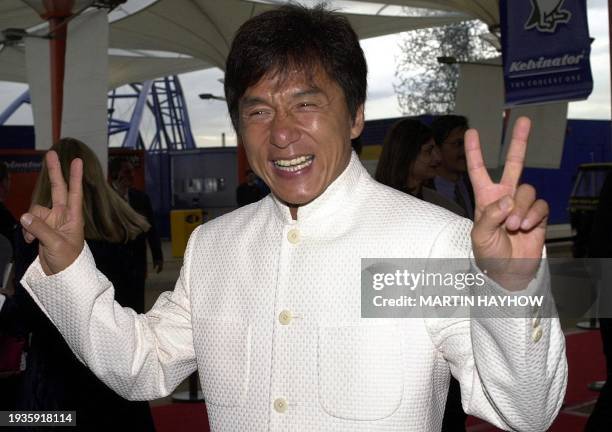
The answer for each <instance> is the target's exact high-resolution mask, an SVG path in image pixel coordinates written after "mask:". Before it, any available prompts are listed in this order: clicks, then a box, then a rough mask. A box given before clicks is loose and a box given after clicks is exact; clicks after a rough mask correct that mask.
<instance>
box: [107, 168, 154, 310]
mask: <svg viewBox="0 0 612 432" xmlns="http://www.w3.org/2000/svg"><path fill="white" fill-rule="evenodd" d="M109 175H110V178H111V184H112V186H113V189H115V191H116V192H117V193H118V194H119V195H120V196H121V197H123V199H124V200H125V201H127V202H128V203H129V204H130V206H131V207H132V208H133V209H134V210H136V212H138V213H139V214H141V215H142V216H144V217H145V218H146V219H147V222H148V223H149V225H150V227H151V229H150V230H149V231H148V232H147V233H146V234H143V235H142V237H141V238H139V239H137V241H136V242H135V244H134V247H135V252H136V254H137V256H138V257H139V259H138V265H137V269H138V271H139V272H140V273H141V274H142V278H139V280H142V285H141V286H138V287H137V289H135V290H134V291H133V293H134V295H136V296H137V297H136V298H134V301H133V302H132V303H136V304H137V305H138V306H137V307H136V309H135V310H136V312H138V313H142V312H144V290H145V286H144V283H145V279H146V277H147V245H146V243H147V242H148V243H149V247H150V249H151V256H152V257H153V268H154V269H155V272H156V273H159V272H161V271H162V269H163V266H164V255H163V253H162V247H161V239H160V238H159V233H158V231H157V229H156V227H155V220H154V217H153V207H152V206H151V199H150V198H149V196H148V195H147V194H146V193H145V192H142V191H139V190H138V189H134V187H133V185H134V165H132V163H131V162H130V161H129V160H128V159H126V158H114V159H112V160H111V162H110V164H109Z"/></svg>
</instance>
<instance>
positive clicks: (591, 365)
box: [153, 331, 605, 432]
mask: <svg viewBox="0 0 612 432" xmlns="http://www.w3.org/2000/svg"><path fill="white" fill-rule="evenodd" d="M566 341H567V345H566V346H567V360H568V363H569V378H568V384H567V392H566V395H565V407H564V408H563V410H562V411H561V413H560V414H559V416H558V417H557V419H556V420H555V422H554V423H553V426H552V427H551V428H550V430H549V432H582V431H583V430H584V425H585V424H586V420H587V417H586V415H585V414H581V413H577V412H576V408H577V407H578V406H581V405H584V404H585V403H588V402H591V401H594V400H595V399H597V393H595V392H592V391H590V390H588V389H587V384H588V383H590V382H592V381H597V380H602V379H604V378H605V363H604V357H603V353H602V349H601V339H600V336H599V332H597V331H575V332H572V333H568V334H566ZM153 418H154V420H155V426H156V428H157V432H195V431H198V432H208V430H209V428H208V417H207V415H206V408H205V406H204V404H203V403H196V404H190V403H174V404H171V405H163V406H156V407H153ZM468 425H469V426H468V428H467V429H468V431H469V432H494V431H499V429H497V428H495V427H493V426H491V425H489V424H488V423H485V422H483V421H481V420H479V419H476V418H473V417H472V418H470V419H469V420H468Z"/></svg>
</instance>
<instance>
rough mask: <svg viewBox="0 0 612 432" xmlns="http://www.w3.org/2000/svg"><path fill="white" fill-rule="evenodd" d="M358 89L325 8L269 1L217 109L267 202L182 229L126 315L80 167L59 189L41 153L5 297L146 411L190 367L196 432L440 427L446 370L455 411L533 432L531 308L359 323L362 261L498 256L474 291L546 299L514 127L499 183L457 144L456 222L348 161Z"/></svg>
mask: <svg viewBox="0 0 612 432" xmlns="http://www.w3.org/2000/svg"><path fill="white" fill-rule="evenodd" d="M366 76H367V67H366V63H365V58H364V56H363V52H362V50H361V48H360V45H359V41H358V39H357V36H356V34H355V32H354V31H353V29H352V28H351V26H350V24H349V23H348V21H347V20H346V19H343V18H341V17H339V16H337V15H335V14H334V13H331V12H329V11H327V10H326V9H325V7H324V6H318V7H315V8H313V9H308V8H304V7H302V6H297V5H285V6H283V7H280V8H274V9H272V10H270V11H268V12H264V13H262V14H260V15H258V16H256V17H254V18H251V19H249V20H248V21H247V22H245V23H244V24H243V25H242V27H241V28H240V30H239V31H238V32H237V34H236V36H235V38H234V41H233V42H232V46H231V49H230V54H229V56H228V59H227V66H226V75H225V94H226V99H227V101H228V108H229V112H230V116H231V119H232V122H233V125H234V127H235V129H236V131H237V133H238V134H239V135H240V138H241V140H242V142H243V144H244V147H245V150H246V153H247V157H248V160H249V164H250V166H251V167H252V169H253V171H254V172H255V173H257V175H258V176H260V177H261V178H262V179H263V180H264V181H265V183H266V184H267V185H268V186H269V187H270V190H271V192H272V193H271V194H270V195H268V196H267V197H265V198H263V199H262V200H260V201H258V202H256V203H253V204H250V205H247V206H244V207H242V208H240V209H238V210H236V211H234V212H232V213H229V214H228V215H224V216H222V217H219V218H216V219H214V220H212V221H210V222H208V223H207V224H205V225H203V226H201V227H199V228H198V229H197V230H196V231H194V233H193V234H192V236H191V239H190V241H189V244H188V246H187V250H186V253H185V259H184V264H183V269H182V270H181V275H180V277H179V279H178V280H177V283H176V286H175V289H174V291H173V292H168V293H164V294H162V295H161V296H160V298H159V299H158V301H157V302H156V304H155V306H154V307H153V308H152V309H151V310H150V311H149V312H148V313H147V314H144V315H136V314H134V313H133V311H130V310H126V309H123V308H120V307H118V305H117V304H116V303H115V302H114V301H113V289H112V285H111V284H110V283H108V282H107V281H105V280H104V278H103V277H100V276H99V273H98V272H97V270H96V268H95V263H94V262H93V260H92V258H91V254H90V252H89V250H88V248H87V246H86V245H84V243H83V234H82V229H81V226H82V225H81V219H82V215H81V210H80V209H81V199H82V185H81V173H82V166H81V164H80V162H79V161H78V160H76V161H75V162H73V164H72V166H71V176H70V182H69V183H70V185H69V186H67V185H66V184H65V183H62V181H61V176H60V175H58V173H59V170H60V166H59V162H58V160H57V157H56V155H55V154H54V153H53V152H49V153H48V155H47V161H48V166H49V175H50V176H51V177H52V178H53V179H54V184H56V185H57V187H56V188H55V190H54V200H53V202H54V205H53V206H52V207H51V208H37V209H35V211H34V213H33V214H30V213H28V214H25V215H23V217H22V218H21V222H22V225H23V227H24V229H25V231H26V236H27V237H28V239H34V238H38V239H39V240H40V244H41V248H40V253H39V258H38V260H37V261H36V262H35V263H34V264H33V265H32V266H31V267H30V268H29V269H28V272H27V273H26V275H25V276H24V278H23V283H24V284H25V285H26V286H27V289H28V292H29V293H30V294H31V295H32V296H33V297H34V298H35V299H36V301H37V302H38V303H39V304H40V305H41V307H43V308H44V309H45V311H46V312H47V313H48V315H49V316H50V317H51V319H52V320H53V321H54V323H55V324H56V325H57V327H58V329H59V330H60V331H61V332H62V334H63V335H64V337H65V338H66V340H67V341H68V342H69V343H70V344H71V347H72V348H73V349H74V351H75V353H77V355H78V356H80V358H82V359H83V361H84V362H85V363H86V364H87V365H88V366H89V367H90V368H91V369H92V370H93V371H94V372H95V373H96V374H97V375H98V376H99V377H101V379H103V380H104V381H105V382H106V383H107V384H108V385H109V386H110V387H112V388H113V389H115V391H117V392H119V393H120V394H121V395H123V396H124V397H127V398H131V399H150V398H157V397H161V396H163V395H166V394H168V393H170V392H171V391H172V390H173V389H174V388H175V387H176V386H177V385H178V384H179V383H180V382H181V381H183V380H184V379H185V378H186V377H187V376H189V375H190V374H191V373H192V372H193V371H195V370H196V369H197V370H198V373H199V376H200V382H201V384H202V390H203V392H204V398H205V400H206V402H207V409H208V415H209V419H210V423H211V429H212V430H213V431H285V430H296V431H351V432H354V431H364V432H365V431H368V432H370V431H400V430H401V431H419V432H422V431H426V432H428V431H439V430H440V428H441V425H442V413H443V410H444V403H445V399H446V394H447V391H448V382H449V377H450V374H451V373H452V374H453V375H454V376H456V377H457V379H458V380H459V381H460V382H461V388H462V401H463V404H464V407H465V409H466V411H467V412H468V413H472V414H474V415H477V416H479V417H482V418H484V419H486V420H488V421H490V422H492V423H493V424H495V425H497V426H498V427H501V428H504V429H506V430H509V429H512V430H529V431H544V430H546V429H547V428H548V426H549V425H550V423H551V422H552V420H553V419H554V417H555V415H556V413H557V412H558V410H559V408H560V407H561V403H562V399H563V394H564V390H565V386H566V382H567V364H566V360H565V350H564V342H563V334H562V332H561V329H560V324H559V321H558V319H556V318H551V314H550V313H551V311H550V309H549V308H552V306H551V305H550V304H549V305H548V306H546V307H545V308H544V309H540V308H531V307H527V308H520V312H521V314H522V315H523V317H521V318H516V317H514V318H512V317H511V315H508V313H507V311H506V310H505V309H501V310H498V311H497V312H496V313H495V314H494V315H493V316H492V317H490V318H478V317H474V318H470V317H469V316H464V317H456V318H444V319H437V318H415V319H401V318H388V319H375V320H370V319H364V318H362V312H361V297H360V281H361V259H362V258H367V257H381V258H392V257H393V258H395V257H398V256H404V257H430V258H442V257H455V258H464V259H466V260H469V262H470V268H471V269H472V271H477V269H478V268H479V266H484V265H485V263H489V264H490V261H488V260H490V259H492V258H493V259H499V261H496V262H497V265H495V266H493V267H487V268H488V269H489V270H490V271H489V272H488V276H487V278H486V281H485V284H484V285H483V287H482V288H481V290H482V291H481V294H483V295H484V294H489V295H503V294H504V293H506V294H507V293H510V294H512V293H525V294H529V293H531V292H534V291H533V290H537V289H538V288H540V287H542V286H545V285H546V284H547V280H548V278H547V266H546V265H545V264H544V263H543V262H542V260H541V257H542V253H543V244H544V233H545V227H546V217H547V214H548V207H547V206H546V203H545V202H543V201H541V200H536V197H535V191H534V190H533V188H529V187H528V186H524V185H521V186H518V178H519V176H520V172H521V168H522V164H521V163H520V161H521V159H522V157H523V156H524V154H525V149H526V141H527V137H528V133H529V127H530V123H529V120H528V119H526V118H521V119H520V120H519V121H518V122H517V124H516V126H515V128H514V134H513V140H512V145H511V147H510V151H509V153H510V162H509V163H508V164H507V165H506V171H505V173H504V177H503V179H502V182H501V183H499V184H495V183H493V182H492V181H491V179H490V178H489V176H488V174H487V173H486V170H485V169H484V166H483V164H482V154H481V152H480V143H479V139H478V135H477V133H476V131H473V130H471V131H468V133H467V134H466V149H467V155H468V162H469V163H470V166H471V170H470V175H471V176H472V180H473V183H474V185H475V187H476V203H477V207H476V209H477V211H476V217H475V219H476V221H475V223H474V225H473V226H472V224H471V222H470V221H469V220H467V219H464V218H460V217H458V216H456V215H454V214H452V213H450V212H448V211H446V210H444V209H442V208H439V207H437V206H434V205H432V204H429V203H426V202H424V201H422V200H418V199H416V198H414V197H411V196H409V195H407V194H404V193H401V192H398V191H396V190H394V189H391V188H388V187H386V186H383V185H381V184H380V183H377V182H376V181H374V180H373V179H372V178H371V177H370V176H369V174H368V173H367V171H366V170H365V168H364V167H363V166H362V165H361V163H360V162H359V159H358V158H357V156H356V155H355V153H353V152H352V151H351V145H350V142H351V139H353V138H355V137H357V136H359V134H360V133H361V131H362V129H363V125H364V103H365V96H366V82H367V80H366ZM525 258H527V260H525ZM515 259H519V261H515ZM517 262H520V263H522V264H523V265H520V266H518V267H516V266H515V264H516V263H517ZM507 265H512V267H511V268H509V267H507ZM487 266H488V264H487ZM58 291H59V292H61V296H60V297H58V294H57V293H58Z"/></svg>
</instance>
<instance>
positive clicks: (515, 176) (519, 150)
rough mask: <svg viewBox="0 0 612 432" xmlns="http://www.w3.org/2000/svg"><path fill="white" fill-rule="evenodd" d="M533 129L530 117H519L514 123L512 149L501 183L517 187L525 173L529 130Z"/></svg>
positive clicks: (509, 150) (507, 157) (508, 155)
mask: <svg viewBox="0 0 612 432" xmlns="http://www.w3.org/2000/svg"><path fill="white" fill-rule="evenodd" d="M530 129H531V120H529V118H528V117H519V118H518V119H517V120H516V122H515V123H514V128H513V129H512V139H511V140H510V148H508V154H507V155H506V164H505V166H504V173H503V174H502V178H501V181H500V183H501V184H504V185H507V186H510V187H513V188H514V187H516V186H517V185H518V183H519V180H520V178H521V174H522V172H523V166H524V165H525V153H526V152H527V140H528V139H529V130H530Z"/></svg>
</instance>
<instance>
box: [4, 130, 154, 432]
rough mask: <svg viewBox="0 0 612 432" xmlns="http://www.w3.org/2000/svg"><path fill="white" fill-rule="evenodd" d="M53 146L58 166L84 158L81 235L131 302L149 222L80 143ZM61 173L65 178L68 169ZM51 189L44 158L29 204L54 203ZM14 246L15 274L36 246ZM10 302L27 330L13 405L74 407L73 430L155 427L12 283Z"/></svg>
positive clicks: (119, 294)
mask: <svg viewBox="0 0 612 432" xmlns="http://www.w3.org/2000/svg"><path fill="white" fill-rule="evenodd" d="M51 149H52V150H55V151H56V152H57V154H58V157H59V159H60V160H61V161H62V167H68V166H69V165H70V162H71V161H72V160H73V159H75V158H79V159H81V160H83V161H84V162H85V169H84V173H83V180H82V183H83V205H82V208H83V216H84V226H85V239H86V241H87V244H88V246H89V248H90V249H91V251H92V253H93V256H94V259H95V262H96V265H97V266H98V268H99V269H100V270H101V272H102V273H103V274H104V276H105V277H107V278H108V280H109V281H110V282H112V283H113V286H114V287H115V296H116V299H117V301H118V302H119V304H121V306H125V307H133V305H131V304H129V302H126V301H125V299H129V298H130V297H131V296H130V295H129V294H127V293H129V291H131V290H132V289H133V285H134V284H135V283H137V281H135V280H134V278H135V277H139V275H138V274H135V273H134V271H133V267H134V266H135V260H136V256H135V255H134V250H133V247H132V244H133V242H134V241H135V240H136V239H137V238H138V237H139V236H140V235H141V234H143V233H145V232H146V231H147V230H148V229H149V224H148V223H147V221H146V219H145V218H144V217H142V216H141V215H139V214H138V213H136V212H135V211H134V210H132V208H131V207H130V206H129V205H128V204H127V203H126V202H125V201H124V200H123V199H121V197H119V196H118V195H117V194H116V193H115V191H113V190H112V188H111V187H110V186H109V184H108V183H107V182H106V179H105V178H104V174H103V172H102V167H101V166H100V163H99V161H98V159H97V158H96V156H95V154H94V153H93V152H92V151H91V150H90V149H89V148H88V147H87V146H86V145H85V144H83V143H82V142H80V141H78V140H75V139H71V138H63V139H61V140H60V141H59V142H57V143H56V144H55V145H54V146H53V147H51ZM61 175H62V176H63V177H64V178H65V179H66V180H68V176H69V173H68V171H67V170H66V169H63V170H62V172H61ZM52 187H53V186H52V185H51V182H50V181H49V175H48V174H47V166H46V163H45V162H43V167H42V171H41V174H40V175H39V176H38V181H37V184H36V188H35V191H34V194H33V199H32V206H33V207H32V208H35V207H37V206H48V205H51V190H52ZM16 244H17V249H16V253H15V257H16V263H15V275H16V280H19V279H20V278H21V277H22V275H23V274H24V272H25V270H26V269H27V267H28V266H29V265H30V263H31V262H32V261H34V259H35V258H36V255H37V254H38V244H37V243H36V242H34V243H32V244H26V242H25V241H24V239H23V237H22V236H17V239H16ZM13 300H14V301H15V303H16V304H17V308H16V309H15V310H13V312H14V314H13V316H12V317H11V319H12V320H13V321H16V322H19V324H20V328H22V329H24V331H25V332H27V334H30V335H31V336H30V346H29V350H28V356H27V363H26V368H25V371H24V372H23V375H24V376H23V380H22V388H21V390H20V391H19V394H18V397H17V409H19V410H24V411H43V410H44V411H49V410H69V411H76V412H77V429H76V430H83V431H96V430H111V429H112V428H116V427H117V425H118V424H119V423H120V424H121V425H122V427H124V428H125V429H126V430H138V431H153V430H155V427H154V425H153V419H152V417H151V412H150V408H149V405H148V403H147V402H130V401H127V400H126V399H123V398H122V397H121V396H119V395H117V394H116V393H115V392H114V391H112V390H111V389H109V388H108V387H107V386H106V385H104V384H103V383H102V382H101V381H100V380H99V379H98V378H97V377H96V376H95V375H94V374H93V373H92V372H91V371H90V370H89V369H88V368H87V367H86V366H85V365H83V364H82V363H81V362H80V361H79V360H78V359H77V357H76V356H75V355H74V354H73V353H72V351H71V350H70V348H69V347H68V344H67V343H66V342H65V341H64V339H63V338H62V336H61V334H60V333H59V331H58V330H57V329H56V328H55V326H54V325H53V324H52V323H51V321H50V320H49V319H48V318H47V317H46V316H45V314H44V313H43V312H42V311H41V310H40V308H39V307H38V306H37V305H36V304H35V303H34V302H33V301H32V299H31V297H30V296H28V295H27V294H26V292H25V291H24V289H23V287H21V285H20V284H17V285H16V287H15V295H14V297H13ZM116 343H121V341H116Z"/></svg>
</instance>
